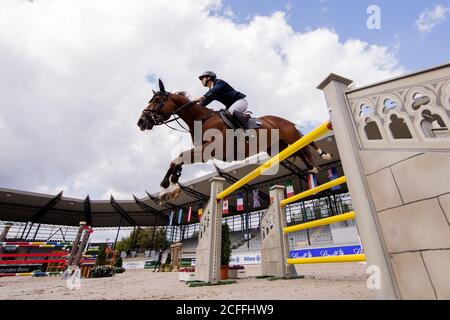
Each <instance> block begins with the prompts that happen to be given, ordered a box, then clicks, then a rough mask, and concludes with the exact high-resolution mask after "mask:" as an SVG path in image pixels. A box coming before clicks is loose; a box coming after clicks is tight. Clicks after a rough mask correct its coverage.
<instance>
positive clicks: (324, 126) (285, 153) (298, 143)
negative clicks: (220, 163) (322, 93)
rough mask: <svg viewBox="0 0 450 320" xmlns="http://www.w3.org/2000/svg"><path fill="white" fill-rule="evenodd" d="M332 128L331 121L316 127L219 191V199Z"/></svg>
mask: <svg viewBox="0 0 450 320" xmlns="http://www.w3.org/2000/svg"><path fill="white" fill-rule="evenodd" d="M330 130H332V127H331V122H330V121H327V122H325V123H323V124H322V125H321V126H319V127H317V128H316V129H314V130H313V131H311V132H310V133H308V134H307V135H305V136H304V137H303V138H301V139H299V140H297V141H296V142H294V143H293V144H291V145H290V146H289V147H287V148H286V149H284V150H283V151H281V152H280V153H279V154H277V155H276V156H274V157H272V158H271V159H269V160H267V161H266V162H265V163H263V164H262V165H261V166H259V167H258V168H256V169H255V170H253V171H252V172H250V173H249V174H247V175H246V176H245V177H243V178H242V179H240V180H239V181H237V182H236V183H234V184H232V185H231V186H229V187H228V188H226V189H225V190H223V191H222V192H221V193H219V194H218V195H217V200H222V199H223V198H225V197H226V196H228V195H229V194H231V193H233V192H234V191H236V190H238V189H239V188H241V187H242V186H244V185H246V184H247V183H249V182H250V181H252V180H254V179H256V178H257V177H259V176H260V175H261V174H263V173H264V172H265V171H267V170H269V169H270V168H272V167H273V166H275V165H277V164H279V163H280V162H281V161H283V160H285V159H287V158H289V157H290V156H292V155H293V154H294V153H296V152H297V151H299V150H300V149H302V148H304V147H305V146H307V145H308V144H310V143H311V142H313V141H314V140H316V139H317V138H319V137H320V136H322V135H323V134H325V133H326V132H328V131H330Z"/></svg>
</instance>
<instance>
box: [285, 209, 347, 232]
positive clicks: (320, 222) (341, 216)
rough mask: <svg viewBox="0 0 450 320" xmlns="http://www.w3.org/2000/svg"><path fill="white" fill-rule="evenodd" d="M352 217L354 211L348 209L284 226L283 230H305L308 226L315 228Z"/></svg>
mask: <svg viewBox="0 0 450 320" xmlns="http://www.w3.org/2000/svg"><path fill="white" fill-rule="evenodd" d="M354 218H355V212H354V211H350V212H347V213H343V214H339V215H337V216H333V217H328V218H324V219H319V220H315V221H311V222H305V223H301V224H297V225H295V226H290V227H286V228H283V232H284V233H291V232H296V231H300V230H305V229H310V228H315V227H320V226H326V225H328V224H332V223H336V222H341V221H346V220H350V219H354Z"/></svg>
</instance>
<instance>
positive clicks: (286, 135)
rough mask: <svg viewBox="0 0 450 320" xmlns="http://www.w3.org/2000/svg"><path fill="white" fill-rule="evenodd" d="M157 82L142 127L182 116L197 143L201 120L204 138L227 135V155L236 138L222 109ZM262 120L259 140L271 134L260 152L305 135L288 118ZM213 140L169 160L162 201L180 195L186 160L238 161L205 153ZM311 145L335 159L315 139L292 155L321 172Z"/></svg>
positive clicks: (161, 196)
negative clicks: (212, 133)
mask: <svg viewBox="0 0 450 320" xmlns="http://www.w3.org/2000/svg"><path fill="white" fill-rule="evenodd" d="M158 82H159V91H157V92H155V91H154V90H153V97H152V98H151V100H150V101H149V102H148V105H147V107H146V108H145V109H144V110H143V111H142V114H141V116H140V117H139V120H138V122H137V125H138V127H139V128H140V130H141V131H145V130H152V129H153V127H154V126H158V125H163V124H165V125H167V126H168V123H169V122H172V121H177V122H178V119H182V120H183V121H184V123H185V124H186V125H187V126H188V128H189V129H188V130H186V132H189V133H190V135H191V139H192V142H194V124H195V122H196V121H199V122H201V124H202V135H201V136H202V137H203V134H204V133H205V132H206V131H207V130H209V129H216V130H219V131H220V132H221V133H222V136H223V137H224V143H223V150H225V151H224V152H222V154H226V152H227V151H226V150H227V149H226V146H227V144H228V143H232V144H235V143H236V142H235V141H234V139H233V141H232V142H231V141H227V139H226V137H227V135H226V133H225V131H226V130H227V129H228V130H229V129H230V128H229V127H228V126H227V124H226V123H225V122H224V120H223V119H222V117H221V116H220V115H219V112H218V111H213V110H212V109H210V108H207V107H204V106H202V105H200V104H198V103H196V102H195V101H190V100H189V98H188V97H187V96H186V93H185V92H175V93H171V92H168V91H166V89H165V87H164V84H163V82H162V81H161V80H159V81H158ZM172 116H174V118H172V119H171V117H172ZM259 120H260V122H261V126H260V128H258V129H256V130H255V131H254V132H256V139H257V140H258V141H259V139H260V133H261V132H262V131H261V129H266V131H265V133H269V135H268V136H269V137H268V138H267V139H265V140H264V142H266V143H265V145H262V146H261V145H260V149H259V152H261V151H264V152H266V153H267V154H269V156H274V155H276V154H277V153H278V152H281V151H282V150H283V149H285V148H286V147H288V146H289V145H291V144H293V143H294V142H296V141H297V140H299V139H300V138H302V137H303V134H302V133H301V132H300V131H299V130H298V129H297V128H296V127H295V124H293V123H292V122H290V121H288V120H286V119H283V118H280V117H277V116H271V115H267V116H262V117H260V118H259ZM178 123H179V122H178ZM179 124H180V123H179ZM180 125H181V124H180ZM181 126H182V125H181ZM172 129H174V128H172ZM271 130H278V140H277V141H275V142H276V143H278V146H279V148H278V150H276V152H275V151H274V153H275V154H271V153H272V150H274V149H275V148H273V145H272V144H270V143H269V142H270V141H271V139H270V137H271V135H270V132H271ZM211 143H213V141H203V140H202V141H201V144H200V145H198V146H196V147H194V148H192V149H190V150H187V151H184V152H182V153H181V154H180V155H179V156H178V157H177V158H175V159H174V160H173V161H172V162H171V163H170V166H169V169H168V170H167V172H166V174H165V176H164V178H163V180H162V181H161V183H160V186H161V192H160V203H161V204H163V203H164V202H166V201H169V200H174V199H176V198H177V197H178V195H179V194H180V192H181V189H180V186H179V184H178V181H179V178H180V176H181V171H182V166H183V164H187V163H186V160H187V161H188V162H189V163H202V162H203V163H204V162H207V161H208V160H210V159H216V160H221V161H230V160H231V161H233V160H236V159H235V157H233V158H231V159H230V158H229V157H227V158H225V157H222V159H220V158H216V156H217V155H218V153H217V152H214V151H213V152H211V154H210V155H208V154H206V152H203V151H205V150H206V148H207V147H208V146H210V147H211ZM311 147H312V148H313V149H314V150H315V151H316V152H317V153H318V154H319V156H320V157H321V158H322V159H325V160H330V159H331V158H332V155H331V154H330V153H326V152H324V151H322V150H321V149H320V148H319V147H318V146H317V145H316V144H315V143H314V142H311V143H310V144H309V145H308V146H306V147H304V148H303V149H301V150H299V151H297V152H296V153H294V154H293V155H292V156H291V157H295V156H298V157H299V158H300V159H301V160H302V161H303V163H304V164H305V166H306V168H307V169H308V171H309V172H311V173H318V172H319V169H318V168H317V167H316V166H315V165H314V160H313V157H312V153H311V150H310V149H311ZM244 149H245V158H248V157H250V156H252V155H254V154H252V153H251V151H250V150H249V148H248V147H247V146H246V147H245V148H244ZM224 158H225V159H224Z"/></svg>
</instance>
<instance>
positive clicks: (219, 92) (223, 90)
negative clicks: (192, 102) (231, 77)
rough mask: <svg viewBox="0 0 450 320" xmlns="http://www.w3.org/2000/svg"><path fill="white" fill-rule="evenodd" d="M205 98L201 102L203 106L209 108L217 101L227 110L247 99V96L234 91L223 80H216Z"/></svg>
mask: <svg viewBox="0 0 450 320" xmlns="http://www.w3.org/2000/svg"><path fill="white" fill-rule="evenodd" d="M204 96H205V99H204V100H203V101H202V102H201V105H203V106H207V105H208V104H210V103H211V102H212V101H214V100H217V101H219V102H221V103H223V104H224V105H225V106H226V107H227V109H228V108H229V107H231V105H232V104H233V103H235V102H236V101H238V100H240V99H244V98H245V97H246V96H245V94H243V93H241V92H239V91H236V90H234V89H233V88H232V87H231V86H230V85H229V84H228V83H226V82H225V81H223V80H221V79H216V80H215V81H214V85H213V87H212V88H211V89H209V90H208V92H206V93H205V94H204Z"/></svg>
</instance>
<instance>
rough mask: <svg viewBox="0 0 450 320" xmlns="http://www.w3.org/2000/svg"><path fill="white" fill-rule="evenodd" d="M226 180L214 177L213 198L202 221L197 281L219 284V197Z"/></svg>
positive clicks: (220, 231) (220, 234) (220, 217)
mask: <svg viewBox="0 0 450 320" xmlns="http://www.w3.org/2000/svg"><path fill="white" fill-rule="evenodd" d="M224 181H225V179H223V178H220V177H214V178H212V179H211V180H210V182H211V197H210V198H209V202H208V204H207V206H206V208H205V210H204V211H203V215H202V216H201V219H200V230H199V234H198V245H197V251H196V258H195V279H196V280H198V281H204V282H209V283H210V284H217V283H218V282H219V280H220V255H221V242H222V211H223V207H222V200H221V201H217V200H216V198H217V195H218V194H219V193H220V192H222V190H223V182H224Z"/></svg>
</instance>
